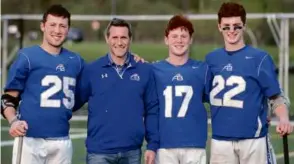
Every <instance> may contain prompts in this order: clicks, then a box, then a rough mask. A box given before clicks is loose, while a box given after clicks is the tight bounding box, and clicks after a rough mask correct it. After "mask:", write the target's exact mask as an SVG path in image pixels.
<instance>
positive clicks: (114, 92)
mask: <svg viewBox="0 0 294 164" xmlns="http://www.w3.org/2000/svg"><path fill="white" fill-rule="evenodd" d="M131 38H132V31H131V26H130V24H129V23H128V22H126V21H125V20H122V19H113V20H112V21H111V22H110V23H109V25H108V27H107V29H106V33H105V40H106V42H107V44H108V46H109V52H108V53H107V54H106V55H105V56H103V57H101V58H99V59H97V60H95V61H94V62H92V63H90V64H88V65H86V66H85V68H84V70H83V72H82V76H81V81H80V84H79V85H78V86H79V87H78V89H77V94H76V95H77V98H76V106H75V109H79V108H80V107H81V106H82V105H83V104H84V103H85V102H88V135H87V139H86V147H87V163H88V164H107V163H109V164H140V163H141V146H142V144H143V140H144V137H145V139H146V141H147V150H146V152H145V163H146V164H152V163H154V159H155V152H156V150H157V148H158V144H159V137H158V97H157V94H156V85H155V79H154V74H153V69H152V66H151V65H149V64H146V63H141V62H136V61H135V60H134V56H133V55H132V54H131V53H130V49H129V47H130V44H131Z"/></svg>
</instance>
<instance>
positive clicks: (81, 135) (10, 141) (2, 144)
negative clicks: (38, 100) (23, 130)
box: [1, 133, 87, 147]
mask: <svg viewBox="0 0 294 164" xmlns="http://www.w3.org/2000/svg"><path fill="white" fill-rule="evenodd" d="M86 136H87V134H86V133H83V134H72V135H70V138H71V139H81V138H86ZM12 145H13V140H9V141H1V147H5V146H12Z"/></svg>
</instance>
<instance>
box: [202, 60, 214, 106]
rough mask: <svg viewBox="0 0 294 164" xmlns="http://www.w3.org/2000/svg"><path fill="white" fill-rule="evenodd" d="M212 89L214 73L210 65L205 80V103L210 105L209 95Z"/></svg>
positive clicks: (207, 67)
mask: <svg viewBox="0 0 294 164" xmlns="http://www.w3.org/2000/svg"><path fill="white" fill-rule="evenodd" d="M211 88H212V72H211V71H210V68H209V66H208V65H206V71H205V79H204V92H203V102H206V103H209V93H210V91H211Z"/></svg>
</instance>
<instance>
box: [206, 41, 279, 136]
mask: <svg viewBox="0 0 294 164" xmlns="http://www.w3.org/2000/svg"><path fill="white" fill-rule="evenodd" d="M206 62H207V63H208V65H209V67H210V69H211V72H212V76H213V81H212V90H211V92H210V96H209V98H210V104H211V119H212V135H213V136H212V137H213V138H214V139H218V140H240V139H249V138H259V137H263V136H265V135H266V134H267V131H268V125H267V113H268V105H267V98H269V97H271V96H274V95H277V94H279V93H280V86H279V83H278V81H277V75H276V72H275V65H274V63H273V60H272V58H271V56H270V55H268V54H267V53H266V52H265V51H262V50H260V49H257V48H253V47H251V46H245V47H243V48H242V49H240V50H237V51H233V52H227V51H226V50H225V49H224V48H220V49H217V50H215V51H213V52H211V53H209V54H208V55H207V56H206Z"/></svg>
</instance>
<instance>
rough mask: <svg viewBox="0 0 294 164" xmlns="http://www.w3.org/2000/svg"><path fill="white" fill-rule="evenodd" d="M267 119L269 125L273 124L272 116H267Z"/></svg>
mask: <svg viewBox="0 0 294 164" xmlns="http://www.w3.org/2000/svg"><path fill="white" fill-rule="evenodd" d="M266 121H267V124H268V125H271V118H270V117H267V118H266Z"/></svg>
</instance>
